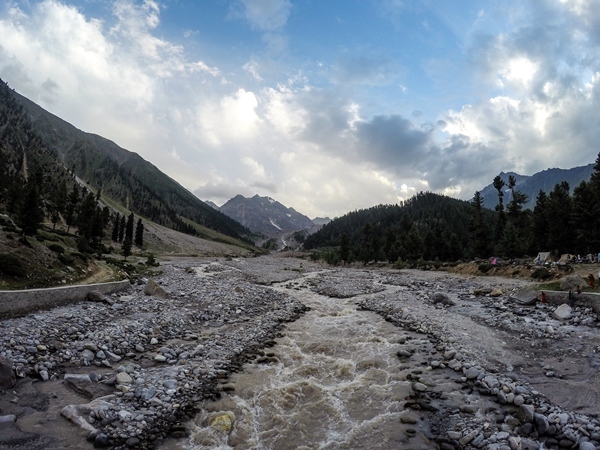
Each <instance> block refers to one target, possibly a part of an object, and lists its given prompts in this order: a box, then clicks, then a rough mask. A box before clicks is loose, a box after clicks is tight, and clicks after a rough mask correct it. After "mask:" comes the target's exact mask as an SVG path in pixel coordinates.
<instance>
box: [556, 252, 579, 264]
mask: <svg viewBox="0 0 600 450" xmlns="http://www.w3.org/2000/svg"><path fill="white" fill-rule="evenodd" d="M576 259H577V255H572V254H571V253H564V254H562V255H561V256H560V259H559V260H558V264H569V263H570V262H571V261H573V260H576Z"/></svg>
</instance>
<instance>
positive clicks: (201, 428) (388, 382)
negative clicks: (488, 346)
mask: <svg viewBox="0 0 600 450" xmlns="http://www.w3.org/2000/svg"><path fill="white" fill-rule="evenodd" d="M297 284H298V285H300V284H301V282H297ZM280 289H282V288H280ZM297 289H298V290H294V291H289V290H286V292H291V293H292V295H299V296H301V300H302V302H303V303H305V304H306V305H307V306H310V308H311V309H312V310H311V311H309V312H308V313H306V314H305V316H304V317H302V318H301V319H299V320H298V321H296V322H294V323H292V324H290V325H289V326H288V327H287V329H286V331H285V337H283V338H280V339H279V340H278V345H276V346H275V347H273V348H272V349H270V350H271V351H270V352H267V354H266V356H271V358H277V360H278V361H277V362H272V363H269V364H259V363H255V364H247V365H246V366H245V367H244V371H243V372H242V373H238V374H234V375H233V376H232V379H231V382H232V383H233V385H234V386H235V391H234V392H232V393H230V394H224V395H223V397H222V398H221V399H220V400H219V401H217V402H208V403H207V404H206V405H205V408H204V410H203V412H202V413H200V414H199V415H198V416H197V417H196V419H195V420H194V423H193V424H192V425H191V428H192V436H191V438H190V439H189V441H187V442H183V441H178V442H176V443H175V442H171V443H169V448H183V449H203V448H222V449H230V448H235V449H248V448H253V449H255V448H258V449H333V448H335V449H339V448H348V449H357V448H400V447H401V446H402V445H403V447H402V448H409V447H410V448H411V449H420V448H433V445H432V444H431V443H429V442H428V441H427V439H426V437H425V436H424V434H423V430H422V429H421V426H420V424H419V423H418V416H412V418H408V419H403V420H401V415H402V414H403V406H402V405H403V404H404V400H405V399H406V397H407V396H408V395H409V394H410V392H411V382H410V381H407V380H406V374H403V373H402V372H401V371H400V370H399V361H398V357H397V356H396V353H397V351H398V349H399V347H400V345H399V344H400V343H403V342H404V341H406V340H407V339H412V340H413V341H412V343H413V344H419V342H418V341H419V340H423V339H424V338H423V336H422V335H417V334H413V333H410V332H407V331H404V330H402V329H399V328H397V327H395V326H393V325H391V324H389V323H387V322H385V321H384V320H383V319H382V318H381V317H379V316H377V315H376V314H374V313H371V312H365V311H357V308H356V298H354V299H334V298H329V297H325V296H321V295H318V294H315V293H313V292H311V291H309V290H308V289H306V288H297ZM394 289H397V288H394ZM420 344H421V345H429V341H427V340H426V339H425V340H423V342H421V343H420ZM211 423H212V426H211V425H210V424H211ZM229 424H231V428H230V426H229ZM407 445H408V446H407Z"/></svg>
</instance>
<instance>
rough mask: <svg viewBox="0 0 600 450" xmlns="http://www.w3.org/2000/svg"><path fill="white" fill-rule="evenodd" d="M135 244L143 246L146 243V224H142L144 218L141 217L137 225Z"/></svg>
mask: <svg viewBox="0 0 600 450" xmlns="http://www.w3.org/2000/svg"><path fill="white" fill-rule="evenodd" d="M135 245H137V246H138V247H140V248H142V246H143V245H144V225H143V224H142V218H141V217H140V218H139V219H138V221H137V225H136V227H135Z"/></svg>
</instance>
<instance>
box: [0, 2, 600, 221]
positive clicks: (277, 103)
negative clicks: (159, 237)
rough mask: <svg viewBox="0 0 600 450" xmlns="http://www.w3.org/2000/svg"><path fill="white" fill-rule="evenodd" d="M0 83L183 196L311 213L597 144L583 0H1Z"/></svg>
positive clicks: (549, 162) (467, 192) (571, 155)
mask: <svg viewBox="0 0 600 450" xmlns="http://www.w3.org/2000/svg"><path fill="white" fill-rule="evenodd" d="M0 78H2V79H3V80H4V81H5V82H8V84H9V85H10V86H11V87H12V88H14V89H15V90H16V91H17V92H19V93H21V94H23V95H24V96H26V97H27V98H29V99H31V100H32V101H34V102H36V103H37V104H39V105H40V106H42V107H44V108H45V109H47V110H48V111H50V112H52V113H53V114H56V115H57V116H59V117H61V118H62V119H64V120H66V121H67V122H69V123H71V124H73V125H74V126H76V127H77V128H79V129H81V130H84V131H87V132H91V133H95V134H99V135H101V136H103V137H105V138H108V139H110V140H112V141H114V142H116V143H117V144H118V145H120V146H121V147H123V148H125V149H127V150H130V151H133V152H136V153H138V154H140V155H141V156H142V157H143V158H144V159H146V160H148V161H150V162H151V163H152V164H154V165H155V166H157V167H158V168H160V170H162V171H163V172H165V173H166V174H168V175H169V176H171V177H172V178H173V179H175V180H176V181H177V182H179V183H180V184H181V185H182V186H184V187H185V188H187V189H188V190H190V191H191V192H193V193H194V194H195V195H196V196H198V197H199V198H200V199H202V200H211V201H213V202H215V203H216V204H217V205H222V204H223V203H225V202H226V201H227V200H229V199H230V198H232V197H234V196H235V195H238V194H241V195H244V196H246V197H251V196H253V195H256V194H258V195H260V196H269V197H272V198H274V199H276V200H277V201H279V202H281V203H283V204H284V205H286V206H288V207H293V208H294V209H296V210H297V211H299V212H301V213H303V214H306V215H307V216H309V217H311V218H314V217H318V216H320V217H324V216H329V217H331V218H333V217H336V216H341V215H343V214H345V213H347V212H350V211H354V210H357V209H362V208H369V207H371V206H375V205H378V204H395V203H398V202H401V201H403V200H406V199H408V198H410V197H412V196H413V195H415V194H416V193H418V192H420V191H430V192H438V193H441V194H445V195H449V196H452V197H457V198H462V199H466V200H468V199H471V198H472V197H473V195H474V193H475V191H477V190H481V189H482V188H483V187H485V186H486V185H488V184H490V183H491V182H492V180H493V178H494V176H496V175H497V174H499V173H500V172H501V171H504V172H508V171H513V172H517V173H519V174H521V175H532V174H533V173H536V172H539V171H541V170H545V169H548V168H554V167H558V168H564V169H567V168H571V167H576V166H582V165H587V164H590V163H592V162H594V161H595V159H596V157H597V156H598V153H599V152H600V0H497V1H496V0H163V1H156V0H81V1H73V0H41V1H38V0H8V1H5V2H4V4H3V6H1V5H0Z"/></svg>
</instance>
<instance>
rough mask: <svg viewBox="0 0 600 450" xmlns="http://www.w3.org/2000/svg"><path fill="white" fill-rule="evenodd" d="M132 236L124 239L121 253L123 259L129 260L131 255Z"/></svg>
mask: <svg viewBox="0 0 600 450" xmlns="http://www.w3.org/2000/svg"><path fill="white" fill-rule="evenodd" d="M131 247H132V245H131V238H128V237H127V238H125V239H124V240H123V245H122V246H121V254H122V255H123V259H125V260H127V257H128V256H129V255H131Z"/></svg>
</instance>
